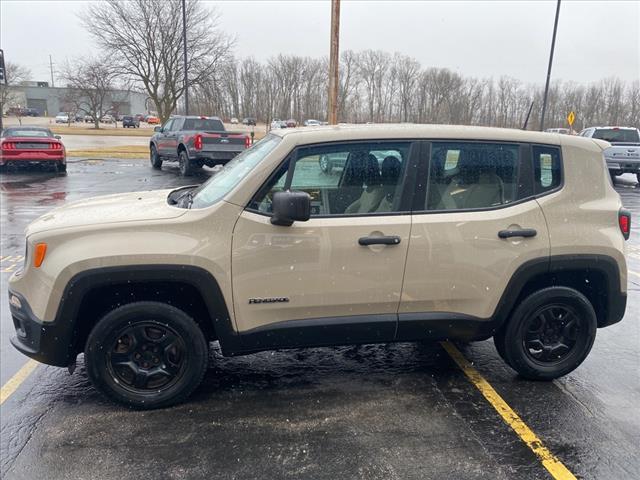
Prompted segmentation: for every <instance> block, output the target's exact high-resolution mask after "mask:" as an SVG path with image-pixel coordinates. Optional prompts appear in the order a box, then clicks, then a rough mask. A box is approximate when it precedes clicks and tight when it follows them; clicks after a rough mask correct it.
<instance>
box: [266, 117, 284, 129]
mask: <svg viewBox="0 0 640 480" xmlns="http://www.w3.org/2000/svg"><path fill="white" fill-rule="evenodd" d="M270 127H271V129H277V128H287V122H285V121H284V120H278V119H276V120H272V121H271V125H270Z"/></svg>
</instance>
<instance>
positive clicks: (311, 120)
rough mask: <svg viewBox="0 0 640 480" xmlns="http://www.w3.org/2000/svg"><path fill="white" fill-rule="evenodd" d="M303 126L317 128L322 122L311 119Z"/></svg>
mask: <svg viewBox="0 0 640 480" xmlns="http://www.w3.org/2000/svg"><path fill="white" fill-rule="evenodd" d="M302 124H303V125H304V126H305V127H317V126H318V125H320V122H319V121H318V120H313V119H309V120H305V121H304V122H303V123H302Z"/></svg>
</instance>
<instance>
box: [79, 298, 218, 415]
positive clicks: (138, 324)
mask: <svg viewBox="0 0 640 480" xmlns="http://www.w3.org/2000/svg"><path fill="white" fill-rule="evenodd" d="M207 357H208V344H207V341H206V339H205V337H204V335H203V333H202V330H200V328H199V327H198V325H197V324H196V322H195V321H194V320H193V319H192V318H191V317H190V316H188V315H187V314H186V313H185V312H183V311H182V310H179V309H177V308H175V307H173V306H171V305H167V304H164V303H159V302H136V303H130V304H128V305H124V306H122V307H119V308H117V309H115V310H113V311H111V312H109V313H108V314H107V315H105V316H104V317H103V318H102V319H101V320H100V321H99V322H98V324H97V325H96V326H95V327H94V328H93V330H92V331H91V333H90V334H89V338H88V339H87V343H86V347H85V363H86V367H87V372H88V375H89V378H90V379H91V382H92V383H93V385H94V386H95V387H96V388H97V389H98V390H100V391H101V392H102V393H103V394H105V395H106V396H107V397H109V398H111V399H112V400H115V401H116V402H118V403H123V404H125V405H127V406H131V407H136V408H142V409H150V408H160V407H167V406H169V405H173V404H176V403H179V402H182V401H184V400H185V399H186V398H187V397H188V396H189V395H190V394H191V393H192V392H193V391H194V390H195V389H196V387H197V386H198V385H199V384H200V382H201V381H202V378H203V377H204V374H205V372H206V369H207Z"/></svg>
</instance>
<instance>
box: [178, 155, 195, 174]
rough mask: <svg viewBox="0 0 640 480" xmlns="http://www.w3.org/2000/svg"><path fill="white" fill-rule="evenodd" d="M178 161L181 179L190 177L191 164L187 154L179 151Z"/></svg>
mask: <svg viewBox="0 0 640 480" xmlns="http://www.w3.org/2000/svg"><path fill="white" fill-rule="evenodd" d="M178 160H179V162H180V174H181V175H182V176H183V177H188V176H191V175H192V174H193V164H192V163H191V160H189V155H187V152H185V151H184V150H181V151H180V154H179V155H178Z"/></svg>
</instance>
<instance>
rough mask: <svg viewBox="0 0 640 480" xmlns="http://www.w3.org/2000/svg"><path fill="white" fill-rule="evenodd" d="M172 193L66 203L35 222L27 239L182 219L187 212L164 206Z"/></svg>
mask: <svg viewBox="0 0 640 480" xmlns="http://www.w3.org/2000/svg"><path fill="white" fill-rule="evenodd" d="M170 192H171V190H153V191H148V192H133V193H117V194H115V195H104V196H100V197H93V198H88V199H86V200H79V201H76V202H71V203H67V204H66V205H64V206H62V207H58V208H55V209H53V210H51V211H50V212H49V213H47V214H45V215H43V216H41V217H40V218H38V219H36V220H35V221H34V222H33V223H31V224H30V225H29V226H28V227H27V232H26V233H27V236H28V235H31V234H32V233H38V232H43V231H48V230H57V229H62V228H73V227H87V226H92V225H93V226H95V225H104V224H114V223H124V222H140V221H153V220H165V219H170V218H176V217H180V216H182V215H184V214H185V213H186V212H187V210H186V209H184V208H178V207H173V206H171V205H169V204H168V203H167V196H168V195H169V193H170Z"/></svg>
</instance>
